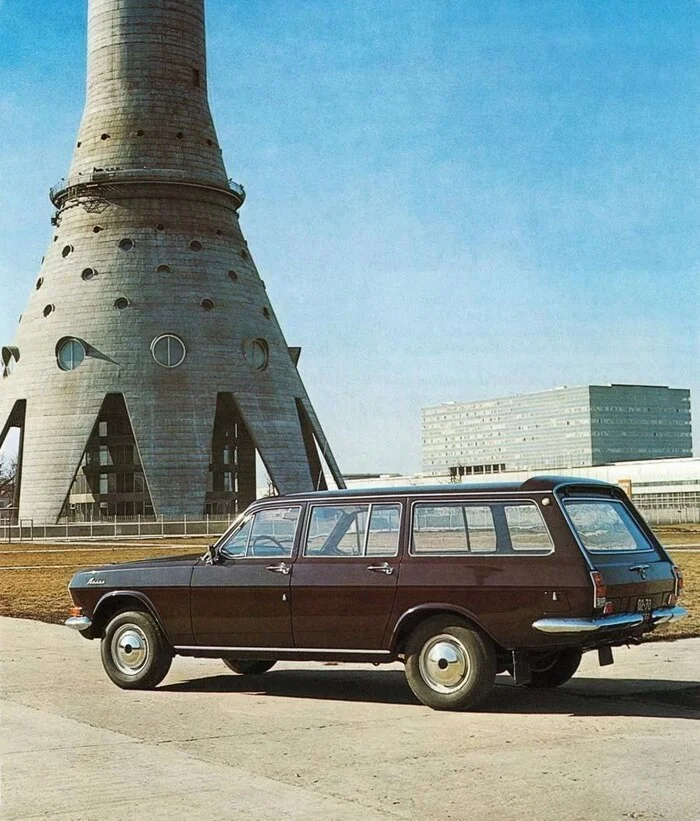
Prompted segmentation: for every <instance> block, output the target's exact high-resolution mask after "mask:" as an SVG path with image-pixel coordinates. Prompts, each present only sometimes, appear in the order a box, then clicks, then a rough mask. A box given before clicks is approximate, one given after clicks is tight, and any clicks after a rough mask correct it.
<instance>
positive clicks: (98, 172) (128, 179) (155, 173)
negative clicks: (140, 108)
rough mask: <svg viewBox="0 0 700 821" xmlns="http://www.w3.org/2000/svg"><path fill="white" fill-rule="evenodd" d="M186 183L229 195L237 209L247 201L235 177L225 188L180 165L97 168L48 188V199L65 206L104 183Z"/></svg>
mask: <svg viewBox="0 0 700 821" xmlns="http://www.w3.org/2000/svg"><path fill="white" fill-rule="evenodd" d="M148 183H154V184H157V185H179V186H182V185H185V186H189V187H192V188H205V189H208V190H210V191H219V192H221V193H223V194H228V195H229V196H231V197H232V198H233V199H234V201H235V206H236V210H238V209H239V208H240V207H241V206H242V205H243V203H244V202H245V197H246V193H245V188H244V187H243V186H242V185H241V184H240V183H237V182H234V181H233V180H231V179H230V180H229V181H228V187H227V188H222V187H221V186H218V185H212V184H211V183H208V182H199V181H197V180H195V179H192V176H191V174H188V173H187V172H185V171H183V170H182V169H179V168H104V169H103V168H98V169H95V170H94V171H92V172H90V173H89V174H78V175H76V176H73V177H69V178H68V179H64V180H61V181H60V182H58V183H57V184H56V185H54V186H53V187H52V188H50V189H49V199H50V200H51V202H52V203H53V205H54V206H55V207H56V208H59V209H60V208H62V207H63V205H64V203H66V202H67V201H68V200H69V199H74V198H75V197H80V196H90V195H95V194H98V193H99V190H100V189H101V188H104V187H105V186H109V187H112V186H115V185H133V184H148Z"/></svg>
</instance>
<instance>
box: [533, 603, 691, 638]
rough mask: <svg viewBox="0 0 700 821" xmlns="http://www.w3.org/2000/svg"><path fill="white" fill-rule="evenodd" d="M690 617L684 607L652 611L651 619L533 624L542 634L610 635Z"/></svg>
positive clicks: (622, 615)
mask: <svg viewBox="0 0 700 821" xmlns="http://www.w3.org/2000/svg"><path fill="white" fill-rule="evenodd" d="M687 615H688V611H687V610H686V609H685V608H684V607H658V608H657V609H656V610H652V612H651V617H650V618H648V619H647V618H645V616H644V615H643V614H642V613H620V614H618V615H613V616H599V617H598V618H597V619H570V618H555V619H551V618H550V619H537V621H534V622H533V623H532V626H533V627H534V628H535V630H539V631H540V632H541V633H603V632H604V633H608V632H612V631H616V630H630V629H631V628H634V627H640V626H641V625H643V624H644V623H645V622H646V623H647V624H650V625H651V626H652V627H657V626H658V625H662V624H669V623H670V622H672V621H677V620H678V619H682V618H684V617H685V616H687Z"/></svg>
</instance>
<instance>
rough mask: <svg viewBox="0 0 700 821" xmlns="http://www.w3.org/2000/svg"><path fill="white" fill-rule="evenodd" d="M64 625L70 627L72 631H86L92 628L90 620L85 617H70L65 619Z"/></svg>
mask: <svg viewBox="0 0 700 821" xmlns="http://www.w3.org/2000/svg"><path fill="white" fill-rule="evenodd" d="M64 624H65V625H66V627H72V628H73V630H81V631H82V630H88V629H89V628H90V627H92V620H91V619H89V618H88V617H87V616H71V617H70V618H69V619H66V620H65V622H64Z"/></svg>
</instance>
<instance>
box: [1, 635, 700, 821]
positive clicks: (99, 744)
mask: <svg viewBox="0 0 700 821" xmlns="http://www.w3.org/2000/svg"><path fill="white" fill-rule="evenodd" d="M0 648H1V657H0V690H1V698H2V701H1V705H2V713H1V721H2V724H1V732H2V747H3V759H4V760H3V767H2V793H1V795H0V813H1V817H2V819H7V821H11V820H12V821H18V819H30V818H31V819H34V818H51V819H70V820H71V821H83V819H95V820H97V819H99V821H111V819H115V820H116V819H125V821H126V819H136V818H148V819H149V821H157V820H158V819H169V821H177V819H185V818H186V819H200V818H202V819H207V821H214V819H234V820H235V821H238V820H239V819H240V821H244V820H245V821H258V820H259V821H268V819H275V820H276V821H278V820H283V819H284V820H286V819H304V820H305V821H315V819H319V820H320V819H324V821H325V819H330V818H334V819H341V821H344V820H345V819H348V821H352V820H353V819H362V821H375V819H411V820H412V819H426V821H427V820H428V819H453V821H466V819H469V820H470V821H482V819H483V821H491V819H494V821H495V819H498V821H509V820H510V819H538V821H550V819H551V821H554V819H556V821H579V820H580V821H584V819H585V821H596V820H597V819H605V821H615V819H619V821H628V819H633V818H636V819H644V820H645V821H651V819H674V821H695V819H700V788H699V787H698V785H699V784H700V771H699V769H698V762H699V761H700V722H699V721H698V719H700V639H690V640H685V641H677V642H672V643H655V644H647V645H644V646H642V647H636V648H632V649H630V650H626V649H620V650H617V651H616V662H617V663H616V664H615V665H614V666H613V667H606V668H599V667H598V666H597V660H596V657H595V655H591V654H589V655H588V656H587V657H586V658H585V660H584V664H583V665H582V669H581V671H580V672H579V674H578V675H577V677H576V678H574V679H573V680H572V681H571V682H570V683H569V684H567V685H566V686H565V687H563V688H560V689H559V690H557V691H550V692H544V691H539V692H537V691H530V690H525V689H522V688H516V687H514V686H513V685H512V682H511V681H510V679H509V678H508V677H507V676H499V678H498V685H497V687H496V690H495V693H494V695H493V696H492V697H491V698H490V699H489V701H488V702H487V703H485V704H484V705H483V707H482V708H481V709H480V710H479V711H477V712H473V713H437V712H434V711H432V710H429V709H427V708H425V707H423V706H422V705H420V704H418V703H417V702H416V701H415V699H414V698H413V696H412V695H411V693H410V691H409V690H408V687H407V685H406V684H405V682H404V678H403V672H402V670H401V667H400V666H399V665H392V666H391V667H382V668H373V667H371V666H367V665H338V666H330V665H323V664H305V663H304V664H291V663H286V664H280V665H278V666H277V667H275V668H274V669H273V670H271V671H270V672H269V673H265V674H264V675H263V676H259V677H255V678H246V677H241V676H235V675H233V674H230V673H229V672H228V671H227V670H226V668H225V667H224V666H223V664H222V663H221V662H219V661H215V660H214V661H212V660H199V659H180V658H176V659H175V660H174V662H173V667H172V670H171V672H170V674H169V675H168V677H167V678H166V680H165V681H164V683H163V684H162V685H161V686H160V687H159V688H158V690H156V691H154V692H132V693H129V692H124V691H122V690H119V689H118V688H117V687H115V686H114V685H113V684H111V682H110V681H109V680H108V679H107V677H106V676H105V675H104V673H103V672H102V668H101V664H100V660H99V645H98V643H97V642H88V641H85V640H84V639H82V638H81V637H80V636H79V635H77V634H75V633H73V632H71V631H69V630H67V629H66V628H62V627H58V626H53V625H47V624H41V623H38V622H32V621H22V620H16V619H0Z"/></svg>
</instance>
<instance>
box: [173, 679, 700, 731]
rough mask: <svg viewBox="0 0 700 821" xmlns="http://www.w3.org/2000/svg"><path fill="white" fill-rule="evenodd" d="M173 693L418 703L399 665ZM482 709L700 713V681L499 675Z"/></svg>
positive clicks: (219, 683)
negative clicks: (549, 685) (547, 680)
mask: <svg viewBox="0 0 700 821" xmlns="http://www.w3.org/2000/svg"><path fill="white" fill-rule="evenodd" d="M158 689H159V690H160V691H161V692H171V693H249V694H251V695H255V696H274V697H277V698H306V699H317V700H319V701H348V702H352V701H354V702H366V703H376V704H406V705H413V706H419V702H418V701H417V699H416V698H415V697H414V695H413V693H412V692H411V691H410V689H409V688H408V685H407V683H406V679H405V677H404V675H403V672H402V671H400V670H386V671H380V670H357V669H353V670H343V669H342V668H330V669H324V670H271V671H270V672H268V673H264V674H262V675H259V676H238V675H233V674H231V675H229V674H222V675H216V676H206V677H203V678H196V679H189V680H188V681H179V682H175V683H173V684H166V685H164V686H161V687H159V688H158ZM478 711H479V712H482V713H483V712H493V713H515V714H517V713H541V714H547V713H549V714H568V715H576V716H606V715H609V716H646V717H656V718H686V719H695V720H698V719H700V682H693V681H689V682H678V681H672V680H658V679H656V680H654V681H653V682H650V681H645V680H642V679H620V678H615V679H612V678H611V679H605V680H601V679H597V678H595V679H594V678H590V679H587V678H585V677H580V678H578V677H577V678H575V679H573V680H572V681H571V682H570V683H569V684H566V685H564V686H563V687H560V688H558V689H552V690H532V689H529V688H527V687H516V686H515V684H514V683H513V681H512V679H511V678H510V677H509V676H505V675H502V676H497V678H496V687H495V688H494V690H493V693H492V694H491V695H490V696H489V698H488V699H487V700H486V701H484V702H483V703H482V704H481V705H480V706H479V707H478Z"/></svg>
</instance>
